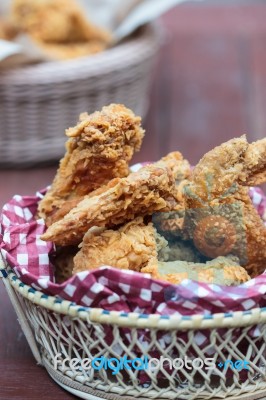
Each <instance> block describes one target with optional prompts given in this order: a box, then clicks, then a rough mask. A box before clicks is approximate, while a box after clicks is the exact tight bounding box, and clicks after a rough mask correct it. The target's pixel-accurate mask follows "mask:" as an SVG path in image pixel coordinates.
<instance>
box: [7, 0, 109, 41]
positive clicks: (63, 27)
mask: <svg viewBox="0 0 266 400" xmlns="http://www.w3.org/2000/svg"><path fill="white" fill-rule="evenodd" d="M12 17H13V20H14V23H15V24H16V26H18V27H19V28H20V30H22V31H23V32H26V33H28V34H29V35H30V36H31V37H32V38H33V39H35V40H36V41H37V42H40V43H57V44H60V43H61V44H63V43H65V44H66V43H84V42H88V41H90V40H93V41H98V42H99V43H103V44H105V45H106V46H107V44H109V43H110V42H111V34H110V33H109V32H107V31H106V30H104V29H102V28H99V27H96V26H94V25H92V24H90V23H89V22H88V21H87V19H86V18H85V16H84V13H83V10H82V9H81V8H80V7H79V5H78V3H77V2H76V1H74V0H13V5H12Z"/></svg>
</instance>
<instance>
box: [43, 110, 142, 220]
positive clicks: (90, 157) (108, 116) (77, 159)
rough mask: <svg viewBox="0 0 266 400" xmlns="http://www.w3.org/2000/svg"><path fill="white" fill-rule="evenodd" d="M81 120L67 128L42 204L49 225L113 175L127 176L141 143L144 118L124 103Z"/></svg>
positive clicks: (82, 117)
mask: <svg viewBox="0 0 266 400" xmlns="http://www.w3.org/2000/svg"><path fill="white" fill-rule="evenodd" d="M80 119H81V121H80V122H79V123H78V124H77V126H75V127H74V128H70V129H68V130H67V131H66V135H67V136H68V137H69V140H68V141H67V143H66V154H65V156H64V158H63V159H62V160H61V162H60V167H59V169H58V171H57V174H56V177H55V179H54V181H53V184H52V187H51V189H50V190H49V191H48V192H47V194H46V195H45V197H44V199H43V200H42V201H41V202H40V204H39V215H40V216H41V217H42V218H44V219H45V222H46V225H47V226H49V225H51V224H52V223H54V222H56V221H58V220H59V219H61V218H62V217H63V216H64V215H66V214H67V213H68V212H69V211H70V210H71V209H72V208H74V207H75V206H76V205H77V204H78V203H79V202H80V201H81V200H82V199H83V197H84V195H86V194H88V193H90V192H92V191H94V190H95V189H97V188H99V187H101V186H103V185H105V184H107V183H108V182H109V181H110V180H111V179H113V178H116V177H121V178H122V177H126V176H127V175H128V174H129V167H128V162H129V161H130V160H131V158H132V156H133V154H134V151H138V150H139V149H140V146H141V143H142V139H143V136H144V130H143V129H142V128H141V118H140V117H136V116H135V115H134V114H133V112H132V111H131V110H129V109H127V108H126V107H125V106H123V105H120V104H111V105H110V106H108V107H103V109H102V110H101V111H100V112H99V111H97V112H95V113H93V114H91V115H88V114H86V113H84V114H82V115H81V117H80Z"/></svg>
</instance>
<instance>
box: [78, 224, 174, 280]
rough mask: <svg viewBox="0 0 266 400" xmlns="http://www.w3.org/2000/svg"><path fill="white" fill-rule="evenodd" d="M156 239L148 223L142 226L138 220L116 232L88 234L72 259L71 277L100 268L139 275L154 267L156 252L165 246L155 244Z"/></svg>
mask: <svg viewBox="0 0 266 400" xmlns="http://www.w3.org/2000/svg"><path fill="white" fill-rule="evenodd" d="M156 236H157V233H156V231H155V229H154V227H153V225H152V223H151V222H150V223H148V224H145V223H144V222H143V218H141V217H139V218H136V219H135V220H133V221H131V222H129V223H127V224H126V225H124V226H122V227H121V228H120V229H118V230H106V229H104V228H98V230H96V231H95V230H94V229H92V230H89V231H88V232H87V233H86V235H85V236H84V239H83V242H82V245H81V250H80V251H79V253H78V254H77V255H76V256H75V258H74V270H73V273H74V274H75V273H77V272H81V271H87V270H91V269H95V268H98V267H100V266H103V265H109V266H113V267H116V268H120V269H130V270H133V271H137V272H139V271H140V270H141V268H143V267H145V266H147V265H149V264H152V265H153V264H156V263H157V254H158V251H159V250H160V249H161V248H163V247H165V246H167V241H166V240H164V239H163V238H160V240H159V239H158V240H156Z"/></svg>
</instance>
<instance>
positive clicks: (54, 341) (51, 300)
mask: <svg viewBox="0 0 266 400" xmlns="http://www.w3.org/2000/svg"><path fill="white" fill-rule="evenodd" d="M0 263H1V264H0V275H1V276H2V278H3V282H4V285H5V287H6V289H7V292H8V294H9V296H10V299H11V301H12V304H13V306H14V308H15V310H16V312H17V315H18V317H19V321H20V323H21V327H22V329H23V331H24V333H25V335H26V338H27V340H28V342H29V345H30V347H31V349H32V352H33V354H34V356H35V358H36V361H37V363H38V364H39V365H42V366H44V367H45V368H46V370H47V371H48V373H49V374H50V376H51V377H52V378H53V379H54V380H55V382H57V383H58V384H59V385H60V386H62V387H63V388H64V389H66V390H67V391H69V392H71V393H73V394H75V395H76V396H78V397H80V398H82V399H91V400H97V399H112V400H114V399H115V400H122V399H123V400H125V399H128V400H130V399H133V398H139V399H178V400H200V399H202V400H203V399H205V400H207V399H225V398H226V399H227V400H229V399H230V400H233V399H246V400H248V399H249V400H251V399H265V398H266V379H265V377H266V353H265V346H266V343H265V338H266V309H253V310H252V311H248V312H247V311H246V312H234V313H228V314H213V315H211V316H205V317H204V316H201V315H193V316H191V317H177V316H172V317H167V316H159V315H142V314H137V313H130V314H126V313H122V312H121V313H119V312H107V311H104V310H102V309H89V308H85V307H80V306H78V305H76V304H73V303H70V302H69V301H64V300H61V299H59V298H56V297H51V296H47V295H44V294H43V293H41V292H39V291H37V290H34V289H33V288H30V287H29V286H27V285H25V284H23V283H22V282H21V281H20V280H19V279H18V278H17V276H16V275H15V274H14V273H13V272H12V270H11V269H10V268H9V267H8V266H7V265H5V263H4V262H3V260H2V258H1V257H0ZM254 329H259V331H260V335H258V336H257V338H254V337H251V334H250V332H251V331H253V332H254ZM106 332H108V337H109V338H110V337H111V338H112V340H111V343H109V344H108V343H107V341H106ZM125 332H126V335H127V338H128V340H129V343H130V344H129V345H128V346H126V345H125V343H124V339H123V338H124V337H125ZM143 332H145V334H146V335H149V337H150V342H149V345H148V346H141V344H140V340H141V335H143ZM184 332H185V333H186V334H187V337H188V341H187V342H186V343H185V342H184V341H182V340H181V339H180V337H181V335H182V334H184ZM202 332H204V333H205V335H207V337H208V343H207V344H206V345H205V346H204V348H202V347H201V348H200V347H199V346H198V345H197V340H196V336H197V335H199V334H202ZM236 334H237V338H238V339H237V340H236V341H235V340H233V337H234V338H235V337H236ZM162 335H168V337H169V338H170V340H169V341H168V343H169V344H168V346H167V347H165V346H162V341H161V339H162ZM118 348H120V350H119V351H118ZM136 348H138V349H139V350H140V351H141V353H142V354H143V356H146V357H148V358H149V359H150V358H152V357H153V356H154V354H155V353H156V354H157V357H158V356H163V357H167V358H168V359H171V358H172V357H173V354H174V353H175V354H177V353H178V355H179V357H180V358H185V356H186V355H188V354H193V355H194V358H197V357H199V358H201V359H204V358H208V357H210V350H211V349H212V353H213V354H215V356H213V357H216V358H217V360H218V358H220V359H224V358H227V359H228V358H229V359H234V358H237V359H242V360H245V359H247V360H249V371H248V372H247V373H246V376H245V378H244V379H243V377H241V375H240V372H239V371H237V370H232V369H230V368H229V369H228V370H226V371H221V369H219V367H218V366H217V367H215V368H214V369H212V370H208V371H205V370H199V371H196V373H195V371H189V373H188V372H186V371H183V370H182V372H180V371H175V373H174V374H169V373H168V372H169V371H168V370H167V367H164V366H163V367H160V369H159V370H156V371H155V372H147V371H145V372H146V373H147V374H148V376H149V378H150V380H149V383H148V384H147V383H145V384H143V383H141V382H140V380H139V375H138V374H137V372H139V371H130V370H129V371H125V370H124V371H121V372H119V373H118V374H117V375H111V374H108V372H106V370H104V369H103V370H100V371H94V370H93V369H91V370H89V371H87V372H86V373H85V372H84V370H75V371H73V369H72V368H70V366H69V365H68V364H64V365H62V364H58V365H57V366H55V363H54V358H55V357H56V355H57V354H60V353H61V354H62V357H63V358H64V357H65V358H66V357H69V359H70V360H72V359H76V358H77V357H78V358H79V359H80V360H83V359H84V358H90V359H92V358H94V357H95V356H96V357H99V356H101V355H104V356H105V357H107V358H111V357H117V358H119V357H121V356H122V354H123V355H127V356H128V357H129V358H132V357H134V354H136V353H134V351H133V350H134V349H136ZM121 349H122V353H121Z"/></svg>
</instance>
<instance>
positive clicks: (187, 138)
mask: <svg viewBox="0 0 266 400" xmlns="http://www.w3.org/2000/svg"><path fill="white" fill-rule="evenodd" d="M228 3H229V5H228ZM239 3H241V2H237V3H236V4H234V2H231V3H230V2H227V5H222V4H221V3H220V2H218V4H217V5H210V3H207V4H202V5H183V6H180V7H178V8H177V9H176V10H174V11H171V12H170V13H168V14H167V15H166V16H164V18H163V24H164V26H165V40H164V45H163V47H162V49H161V51H160V55H159V59H158V64H157V68H156V71H155V76H154V83H153V87H152V91H151V106H150V111H149V114H148V116H147V118H146V120H145V121H144V125H145V128H146V130H147V134H146V138H145V141H144V145H143V148H142V150H141V152H140V153H139V154H138V155H137V157H136V158H135V161H137V162H138V161H143V160H156V159H158V158H159V157H160V156H161V155H164V154H166V153H167V152H168V151H171V150H174V149H179V150H180V151H182V152H183V154H184V155H185V156H186V157H187V158H189V160H190V161H191V162H192V163H196V162H197V160H198V159H199V158H200V157H201V156H202V154H203V153H204V152H206V151H207V150H209V149H210V148H212V147H213V146H215V145H218V144H219V143H221V142H222V141H225V140H227V139H230V138H232V137H234V136H238V135H241V134H243V133H248V137H249V139H250V140H251V139H252V140H255V139H257V138H261V137H263V136H264V135H265V132H266V113H265V111H264V108H265V100H266V53H265V51H264V48H265V40H266V37H265V36H266V24H265V20H266V4H265V3H264V4H263V2H259V1H252V2H242V4H241V5H239ZM250 3H252V5H250ZM215 4H216V3H215ZM81 111H84V110H81ZM55 170H56V166H55V165H54V166H50V167H45V168H44V167H42V168H40V167H35V168H32V169H26V170H23V169H17V170H2V171H0V188H1V189H0V206H1V207H2V206H3V204H4V203H5V202H6V201H8V200H9V199H10V197H11V196H13V195H14V194H16V193H19V194H29V195H31V194H33V193H34V192H35V191H36V190H38V189H40V188H42V187H45V186H46V185H47V184H49V183H50V182H51V180H52V177H53V176H54V173H55ZM0 304H1V307H0V376H1V383H0V400H7V399H10V400H36V399H38V400H42V399H58V400H60V399H64V400H66V399H71V398H74V397H73V396H71V395H69V394H68V393H66V392H64V391H63V390H62V389H60V388H59V387H58V386H57V385H56V384H54V383H53V381H52V380H51V379H50V378H49V377H48V375H47V373H46V372H45V370H44V369H43V368H41V367H39V366H37V365H36V363H35V361H34V359H33V357H32V355H31V353H30V350H29V348H28V345H27V343H26V340H25V338H24V336H23V334H22V332H21V329H20V327H19V324H18V322H17V319H16V315H15V313H14V311H13V309H12V306H11V304H10V301H9V299H8V298H7V295H6V293H5V290H4V287H3V285H2V283H0Z"/></svg>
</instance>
